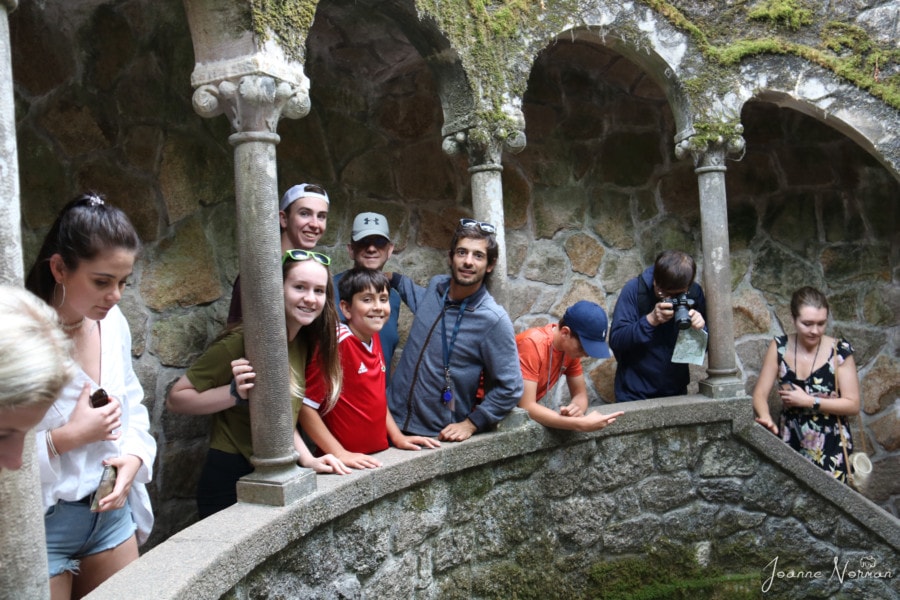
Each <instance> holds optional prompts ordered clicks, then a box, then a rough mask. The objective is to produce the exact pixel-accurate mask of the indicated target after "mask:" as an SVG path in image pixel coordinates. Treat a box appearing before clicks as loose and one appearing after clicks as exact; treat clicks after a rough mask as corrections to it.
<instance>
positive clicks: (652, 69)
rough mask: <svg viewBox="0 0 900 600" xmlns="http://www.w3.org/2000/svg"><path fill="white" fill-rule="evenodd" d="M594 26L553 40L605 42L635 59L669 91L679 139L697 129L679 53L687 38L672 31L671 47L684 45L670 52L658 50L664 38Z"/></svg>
mask: <svg viewBox="0 0 900 600" xmlns="http://www.w3.org/2000/svg"><path fill="white" fill-rule="evenodd" d="M632 25H634V26H636V23H632ZM592 27H594V26H592V25H590V24H588V25H585V26H582V27H577V28H573V29H570V30H567V31H565V32H562V33H560V34H558V35H557V36H556V37H555V38H554V40H553V41H558V40H571V41H579V42H584V43H587V44H597V45H601V46H604V47H607V48H609V49H611V50H613V51H615V52H617V53H618V54H620V55H622V56H623V57H624V58H625V59H627V60H628V61H630V62H632V63H634V64H635V65H636V66H638V67H639V68H640V69H641V70H643V72H644V73H646V74H647V75H648V76H649V77H650V78H651V79H652V80H653V81H654V82H655V83H656V84H657V85H658V86H659V87H660V89H662V90H663V93H665V95H666V98H667V100H668V103H669V107H670V108H671V109H672V114H673V117H674V118H675V131H676V133H675V141H676V142H678V141H680V140H682V139H685V138H687V137H689V136H690V135H691V133H692V132H693V127H692V126H693V116H692V114H691V102H690V99H689V98H688V97H687V95H686V94H685V93H684V89H683V87H682V84H681V81H680V78H679V75H678V73H679V70H680V65H679V64H678V62H677V61H678V59H680V56H679V55H683V53H684V52H685V51H686V47H685V46H686V45H687V40H686V39H684V38H683V36H681V34H680V33H678V32H675V31H672V32H668V35H669V36H671V37H669V38H667V39H666V45H667V46H669V47H670V49H671V47H672V46H681V48H680V49H679V50H678V51H676V52H674V53H669V55H668V56H666V55H664V54H662V53H661V52H659V51H658V49H659V41H660V40H659V39H654V38H652V37H650V36H649V35H648V39H646V40H643V42H644V43H641V42H642V40H635V39H633V38H630V37H629V36H628V35H627V34H625V32H624V31H623V30H620V29H618V28H616V29H601V30H600V31H597V30H595V29H592ZM655 33H657V34H658V33H659V32H658V31H656V32H655ZM678 37H682V38H683V39H680V40H679V39H677V38H678ZM672 38H675V39H672Z"/></svg>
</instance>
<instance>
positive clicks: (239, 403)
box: [231, 379, 250, 406]
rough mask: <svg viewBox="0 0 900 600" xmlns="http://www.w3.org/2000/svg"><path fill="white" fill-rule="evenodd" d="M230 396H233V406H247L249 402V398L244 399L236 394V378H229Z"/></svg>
mask: <svg viewBox="0 0 900 600" xmlns="http://www.w3.org/2000/svg"><path fill="white" fill-rule="evenodd" d="M231 397H232V398H234V405H235V406H247V405H249V404H250V401H249V400H245V399H244V398H241V395H240V394H238V391H237V380H235V379H232V380H231Z"/></svg>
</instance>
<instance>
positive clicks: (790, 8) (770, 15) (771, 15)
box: [747, 0, 812, 31]
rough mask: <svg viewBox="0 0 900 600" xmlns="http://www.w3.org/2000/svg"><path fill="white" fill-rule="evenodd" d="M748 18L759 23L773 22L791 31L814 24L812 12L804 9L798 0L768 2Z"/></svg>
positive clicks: (750, 13)
mask: <svg viewBox="0 0 900 600" xmlns="http://www.w3.org/2000/svg"><path fill="white" fill-rule="evenodd" d="M747 16H749V17H750V18H751V19H754V20H757V21H771V22H772V23H775V24H776V25H781V26H784V27H787V28H788V29H790V30H791V31H798V30H799V29H800V28H801V27H804V26H806V25H809V24H810V23H812V11H811V10H809V9H808V8H803V7H802V6H801V5H800V3H799V2H798V1H797V0H766V2H763V3H762V4H761V5H759V6H757V7H756V8H754V9H753V10H751V11H750V12H749V13H748V15H747Z"/></svg>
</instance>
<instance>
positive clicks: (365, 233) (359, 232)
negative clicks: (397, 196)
mask: <svg viewBox="0 0 900 600" xmlns="http://www.w3.org/2000/svg"><path fill="white" fill-rule="evenodd" d="M373 235H377V236H380V237H383V238H384V239H386V240H387V241H388V242H390V241H391V233H390V231H389V230H388V222H387V218H386V217H385V216H384V215H380V214H378V213H373V212H364V213H359V214H358V215H356V218H354V219H353V231H352V232H351V233H350V239H351V240H353V241H354V242H358V241H359V240H361V239H363V238H367V237H369V236H373Z"/></svg>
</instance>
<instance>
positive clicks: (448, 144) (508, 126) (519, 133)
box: [442, 108, 526, 168]
mask: <svg viewBox="0 0 900 600" xmlns="http://www.w3.org/2000/svg"><path fill="white" fill-rule="evenodd" d="M504 112H505V118H504V119H502V120H501V121H500V122H494V123H490V124H488V123H484V122H483V120H482V123H480V124H479V123H467V124H465V125H463V124H462V123H460V124H459V125H463V126H462V127H460V128H459V129H457V130H456V131H452V130H451V132H449V133H447V134H446V135H445V136H444V142H443V144H442V147H443V149H444V152H446V153H447V154H449V155H450V156H453V155H455V154H460V153H462V152H467V153H468V154H469V162H470V164H471V165H472V166H473V167H474V166H478V167H485V168H490V167H495V168H500V164H501V160H502V153H503V151H506V152H510V153H512V154H518V153H519V152H521V151H522V150H523V149H524V148H525V143H526V140H525V118H524V116H523V115H522V111H520V110H518V109H513V108H509V109H507V110H505V111H504ZM444 131H445V132H446V131H447V130H446V129H445V130H444Z"/></svg>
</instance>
